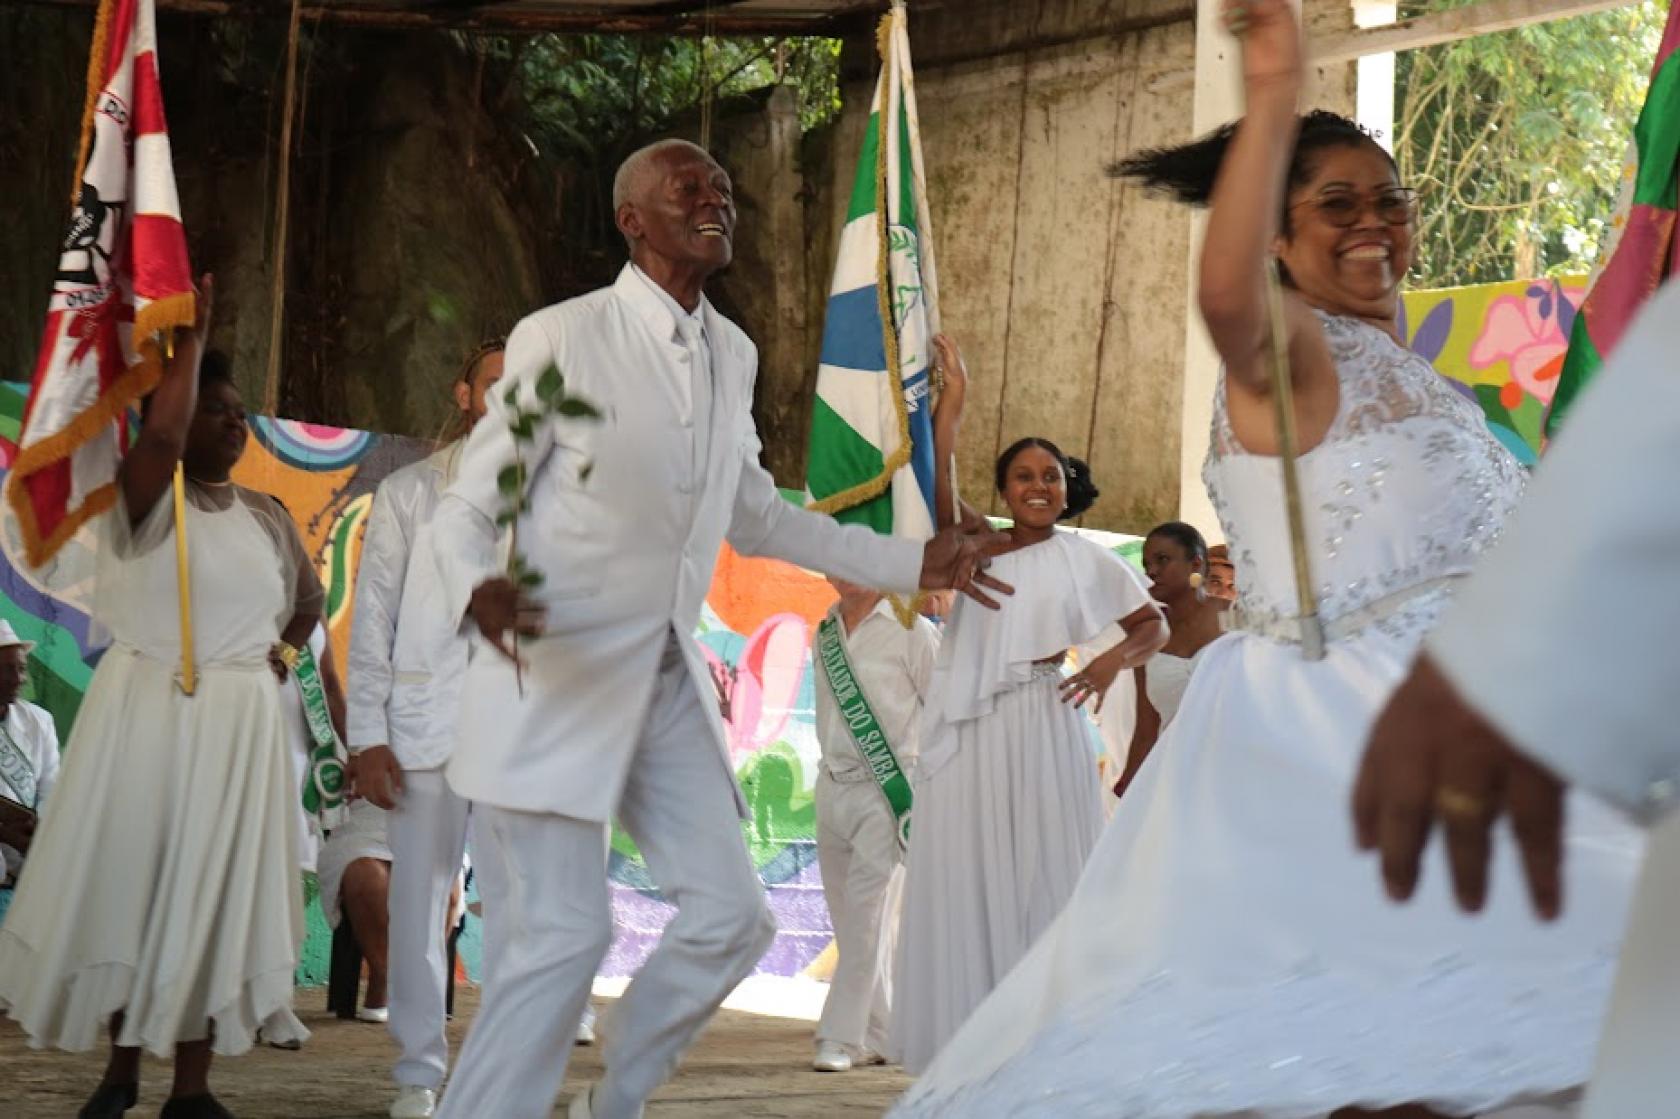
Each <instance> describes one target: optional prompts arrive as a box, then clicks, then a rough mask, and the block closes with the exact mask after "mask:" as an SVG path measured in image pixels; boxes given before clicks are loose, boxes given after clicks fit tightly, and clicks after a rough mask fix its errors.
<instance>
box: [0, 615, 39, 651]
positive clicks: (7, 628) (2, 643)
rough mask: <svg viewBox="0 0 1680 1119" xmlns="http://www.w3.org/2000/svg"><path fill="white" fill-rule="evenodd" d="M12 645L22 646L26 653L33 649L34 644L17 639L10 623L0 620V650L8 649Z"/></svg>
mask: <svg viewBox="0 0 1680 1119" xmlns="http://www.w3.org/2000/svg"><path fill="white" fill-rule="evenodd" d="M14 645H22V646H23V651H24V652H26V653H27V652H29V651H30V650H31V649H33V648H35V642H33V641H25V640H24V639H23V638H21V637H19V636H18V635H17V630H15V629H13V628H12V623H11V622H8V621H7V620H6V619H4V618H0V649H10V648H11V647H12V646H14Z"/></svg>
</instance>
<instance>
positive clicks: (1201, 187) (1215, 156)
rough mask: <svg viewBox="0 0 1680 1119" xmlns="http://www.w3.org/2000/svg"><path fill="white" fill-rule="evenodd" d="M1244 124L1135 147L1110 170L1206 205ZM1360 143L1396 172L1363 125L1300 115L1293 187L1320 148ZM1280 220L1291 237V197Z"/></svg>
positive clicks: (1318, 113)
mask: <svg viewBox="0 0 1680 1119" xmlns="http://www.w3.org/2000/svg"><path fill="white" fill-rule="evenodd" d="M1240 123H1241V122H1240V121H1233V122H1231V123H1230V124H1224V125H1221V126H1220V127H1218V128H1216V129H1214V130H1213V131H1212V132H1210V133H1208V134H1207V135H1206V136H1202V137H1200V138H1198V139H1195V140H1192V141H1190V142H1189V143H1188V144H1180V145H1179V146H1177V147H1175V148H1150V149H1148V150H1146V151H1141V152H1135V153H1133V154H1132V155H1129V156H1127V157H1126V158H1125V159H1122V160H1119V161H1117V162H1115V163H1111V164H1109V166H1108V173H1109V175H1111V176H1112V177H1114V178H1118V179H1134V180H1136V181H1137V182H1139V183H1141V184H1143V186H1144V187H1145V188H1147V189H1148V190H1150V191H1151V192H1153V193H1156V194H1164V195H1166V196H1168V197H1170V198H1174V199H1177V200H1178V201H1180V202H1183V203H1186V204H1188V205H1191V206H1206V205H1207V204H1208V199H1209V198H1211V197H1212V195H1213V181H1214V179H1215V177H1216V176H1217V175H1218V174H1219V165H1220V164H1221V163H1223V162H1224V161H1225V151H1226V149H1227V148H1229V147H1230V146H1231V137H1232V136H1234V135H1236V131H1237V125H1238V124H1240ZM1361 146H1369V147H1371V148H1372V149H1374V150H1376V151H1379V152H1382V154H1383V157H1384V158H1386V159H1387V160H1388V162H1389V166H1391V167H1394V168H1395V174H1396V175H1397V176H1398V174H1399V167H1398V165H1396V164H1395V162H1394V157H1393V156H1391V155H1389V154H1388V152H1386V151H1384V150H1383V147H1382V145H1381V144H1379V143H1377V141H1376V139H1375V138H1374V137H1373V136H1372V135H1371V133H1370V132H1369V131H1367V130H1366V129H1365V127H1364V126H1363V125H1360V124H1359V123H1358V122H1356V121H1352V120H1349V119H1348V118H1347V117H1344V116H1340V115H1338V114H1336V113H1332V112H1330V111H1329V110H1328V109H1314V110H1313V111H1312V112H1310V113H1306V114H1305V115H1303V116H1302V117H1301V118H1300V129H1299V131H1297V133H1296V135H1295V150H1294V151H1293V152H1292V153H1291V154H1290V156H1289V179H1288V184H1289V186H1290V187H1291V188H1294V187H1298V186H1300V185H1301V184H1302V183H1305V182H1306V181H1307V180H1308V179H1309V178H1311V177H1312V174H1313V171H1314V170H1315V169H1316V168H1317V166H1318V156H1319V153H1321V152H1324V151H1326V150H1328V149H1330V148H1356V147H1361ZM1281 222H1282V224H1281V225H1280V226H1279V227H1278V228H1279V229H1281V230H1282V231H1283V233H1284V235H1285V236H1288V235H1289V232H1290V223H1289V208H1288V201H1287V199H1286V200H1285V203H1284V211H1283V214H1282V218H1281Z"/></svg>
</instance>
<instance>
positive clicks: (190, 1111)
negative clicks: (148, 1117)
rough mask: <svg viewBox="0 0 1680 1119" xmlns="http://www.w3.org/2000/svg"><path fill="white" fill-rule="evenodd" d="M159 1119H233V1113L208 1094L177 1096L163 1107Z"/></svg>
mask: <svg viewBox="0 0 1680 1119" xmlns="http://www.w3.org/2000/svg"><path fill="white" fill-rule="evenodd" d="M158 1119H233V1112H231V1111H229V1110H228V1109H227V1108H225V1107H223V1106H222V1105H221V1104H220V1103H218V1102H217V1100H216V1097H215V1096H212V1095H211V1094H210V1093H209V1092H206V1093H204V1094H203V1095H202V1096H176V1097H175V1098H174V1099H171V1100H169V1101H168V1102H167V1103H165V1104H164V1105H163V1110H162V1111H160V1112H158Z"/></svg>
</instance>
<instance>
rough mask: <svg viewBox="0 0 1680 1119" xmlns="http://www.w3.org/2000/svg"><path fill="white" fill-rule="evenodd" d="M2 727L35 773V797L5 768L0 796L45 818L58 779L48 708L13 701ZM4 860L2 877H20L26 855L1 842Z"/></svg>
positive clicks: (54, 732)
mask: <svg viewBox="0 0 1680 1119" xmlns="http://www.w3.org/2000/svg"><path fill="white" fill-rule="evenodd" d="M0 724H3V725H4V726H5V728H6V734H7V735H8V736H10V738H11V740H12V741H13V742H14V743H16V744H17V747H18V749H20V750H22V751H23V754H24V756H25V757H26V758H28V759H29V764H30V766H31V767H33V769H34V771H35V795H34V796H33V797H26V796H25V795H24V792H23V790H22V789H19V788H16V787H14V786H13V784H12V783H11V782H10V781H8V780H6V775H5V772H4V770H3V769H0V793H3V794H5V796H7V797H8V798H10V799H11V800H15V801H17V802H18V803H20V804H22V805H23V806H24V807H25V808H31V809H34V810H35V813H36V814H37V815H41V814H43V813H44V810H45V808H46V804H47V794H49V793H51V792H52V787H53V784H54V783H55V782H56V781H57V780H58V728H57V727H56V726H54V725H53V719H52V716H51V715H49V714H47V712H46V711H45V710H44V709H42V708H40V707H37V706H35V705H34V704H33V703H29V702H27V701H25V700H21V699H16V700H13V701H12V704H11V706H10V707H8V708H7V709H6V717H5V718H4V719H3V720H0ZM0 857H3V858H4V859H5V861H6V869H5V873H4V874H3V875H0V878H14V877H16V876H17V872H18V868H19V867H21V866H23V854H22V852H20V851H18V850H17V849H16V848H13V847H10V846H7V845H6V844H4V843H0Z"/></svg>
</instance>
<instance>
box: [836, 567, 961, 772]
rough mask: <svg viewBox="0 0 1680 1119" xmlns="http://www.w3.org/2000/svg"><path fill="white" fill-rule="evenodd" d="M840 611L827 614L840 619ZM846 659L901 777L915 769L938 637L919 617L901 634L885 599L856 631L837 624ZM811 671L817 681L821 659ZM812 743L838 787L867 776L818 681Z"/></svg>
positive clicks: (849, 733) (901, 625)
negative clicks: (901, 771) (815, 718)
mask: <svg viewBox="0 0 1680 1119" xmlns="http://www.w3.org/2000/svg"><path fill="white" fill-rule="evenodd" d="M839 611H840V607H839V606H835V607H834V609H833V610H832V611H830V614H831V616H833V617H835V618H839ZM840 632H841V635H842V636H841V640H842V641H844V642H845V645H846V659H847V660H849V661H850V662H851V665H852V672H853V674H854V675H856V677H857V681H858V685H859V686H860V687H861V688H862V689H863V694H864V696H865V698H867V699H868V700H869V707H870V710H872V711H874V712H875V719H876V721H877V722H878V723H880V724H881V731H882V733H884V734H885V735H886V736H887V744H888V745H889V746H891V747H892V750H893V755H894V756H895V757H897V758H898V764H899V766H900V767H901V768H902V769H904V771H905V772H906V773H908V772H910V770H911V768H912V767H913V766H914V765H915V762H916V755H917V753H918V752H919V740H920V727H921V721H922V699H923V697H925V696H926V695H927V690H928V681H929V680H930V679H932V677H933V661H934V658H935V656H937V655H938V653H939V631H938V630H936V629H934V628H933V623H932V622H930V621H928V620H927V619H926V618H923V617H920V616H918V617H917V618H916V621H915V624H914V625H912V626H911V627H910V628H909V629H905V628H904V626H903V624H902V623H900V622H899V620H898V615H897V614H896V613H895V612H894V611H893V606H892V603H891V602H890V601H888V600H887V599H884V598H883V599H882V600H881V601H880V602H879V603H877V604H876V606H875V609H873V610H871V611H870V612H869V613H868V614H866V615H864V618H863V620H862V621H861V622H859V623H858V624H857V628H856V629H854V630H852V632H851V633H846V623H845V621H844V620H843V619H841V620H840ZM812 670H813V671H814V672H816V673H817V674H818V675H819V676H821V675H822V672H823V668H822V659H821V658H820V657H818V656H815V655H813V657H812ZM816 692H817V742H818V743H819V744H820V745H821V746H822V767H823V769H825V770H827V771H828V773H829V774H830V775H831V776H833V777H834V779H835V780H837V781H849V780H854V779H857V780H861V779H862V778H865V777H868V776H869V775H870V770H869V766H868V764H867V763H866V762H865V761H864V760H863V755H862V754H860V753H858V748H857V744H856V743H855V742H854V741H853V739H852V736H851V732H850V730H848V729H847V725H846V720H845V719H844V718H843V717H842V716H841V714H840V707H839V705H838V704H837V703H835V702H834V695H833V693H832V692H830V691H829V689H828V684H827V683H826V682H825V681H823V680H819V681H817V688H816Z"/></svg>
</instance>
